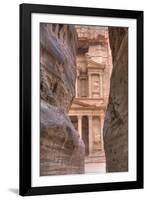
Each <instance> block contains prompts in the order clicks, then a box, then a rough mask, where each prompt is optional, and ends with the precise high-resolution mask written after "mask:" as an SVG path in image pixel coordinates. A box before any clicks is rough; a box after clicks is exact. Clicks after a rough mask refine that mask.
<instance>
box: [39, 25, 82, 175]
mask: <svg viewBox="0 0 147 200" xmlns="http://www.w3.org/2000/svg"><path fill="white" fill-rule="evenodd" d="M76 45H77V33H76V31H75V29H74V27H73V26H71V25H62V24H43V23H42V24H41V25H40V54H41V60H40V62H41V66H40V74H41V75H40V91H41V105H40V114H41V131H40V138H41V140H40V175H61V174H75V173H76V174H78V173H84V152H85V147H84V144H83V142H82V140H81V139H80V137H79V135H78V133H77V131H76V130H75V128H74V126H73V125H72V123H71V121H70V118H69V117H68V115H67V113H68V111H69V108H70V106H71V104H72V100H73V98H74V96H75V81H76V48H77V46H76Z"/></svg>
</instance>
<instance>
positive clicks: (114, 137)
mask: <svg viewBox="0 0 147 200" xmlns="http://www.w3.org/2000/svg"><path fill="white" fill-rule="evenodd" d="M109 39H110V47H111V50H112V60H113V71H112V76H111V84H110V95H109V103H108V107H107V112H106V116H105V122H104V149H105V154H106V171H107V172H121V171H128V30H127V28H115V27H110V28H109Z"/></svg>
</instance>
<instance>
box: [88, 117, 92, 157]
mask: <svg viewBox="0 0 147 200" xmlns="http://www.w3.org/2000/svg"><path fill="white" fill-rule="evenodd" d="M88 121H89V154H92V149H93V131H92V116H88Z"/></svg>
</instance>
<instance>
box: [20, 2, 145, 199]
mask: <svg viewBox="0 0 147 200" xmlns="http://www.w3.org/2000/svg"><path fill="white" fill-rule="evenodd" d="M139 188H143V11H130V10H113V9H99V8H86V7H85V8H82V7H66V6H53V5H52V6H50V5H37V4H21V5H20V195H23V196H26V195H42V194H59V193H75V192H92V191H107V190H122V189H139Z"/></svg>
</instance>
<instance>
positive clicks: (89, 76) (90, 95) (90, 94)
mask: <svg viewBox="0 0 147 200" xmlns="http://www.w3.org/2000/svg"><path fill="white" fill-rule="evenodd" d="M88 87H89V97H90V98H91V97H92V92H91V74H88Z"/></svg>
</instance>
